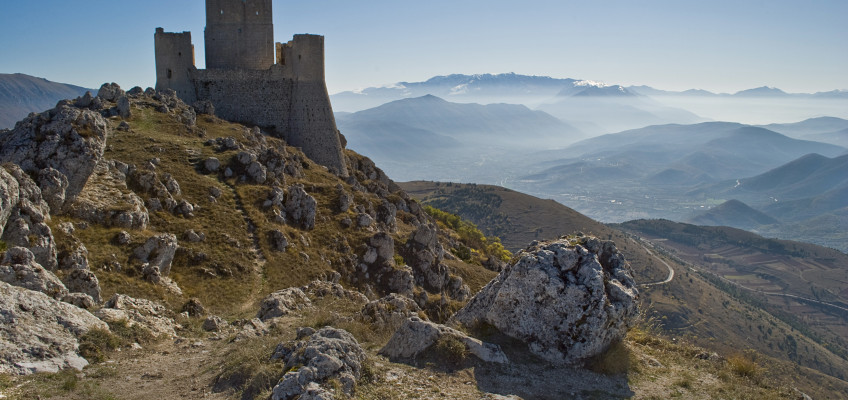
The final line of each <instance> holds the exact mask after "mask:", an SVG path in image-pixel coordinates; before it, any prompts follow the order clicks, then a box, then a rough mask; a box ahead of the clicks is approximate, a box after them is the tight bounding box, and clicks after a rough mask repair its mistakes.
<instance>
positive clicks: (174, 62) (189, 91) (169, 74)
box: [153, 28, 196, 104]
mask: <svg viewBox="0 0 848 400" xmlns="http://www.w3.org/2000/svg"><path fill="white" fill-rule="evenodd" d="M153 37H154V41H155V48H156V90H163V89H174V91H176V92H177V96H179V97H180V98H181V99H183V100H184V101H186V102H188V103H189V104H191V103H192V102H193V101H194V100H195V96H196V94H195V91H194V82H192V76H191V74H192V70H195V69H196V68H195V66H194V45H192V44H191V32H183V33H171V32H165V30H164V29H162V28H156V34H154V36H153Z"/></svg>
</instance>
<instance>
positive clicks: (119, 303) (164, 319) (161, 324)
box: [95, 294, 177, 337]
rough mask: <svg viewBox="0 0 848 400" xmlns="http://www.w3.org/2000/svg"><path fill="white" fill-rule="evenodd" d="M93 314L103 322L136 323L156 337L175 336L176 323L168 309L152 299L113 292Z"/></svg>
mask: <svg viewBox="0 0 848 400" xmlns="http://www.w3.org/2000/svg"><path fill="white" fill-rule="evenodd" d="M95 315H96V316H97V317H98V318H100V319H101V320H103V321H105V322H117V321H122V320H123V321H126V322H127V323H128V324H129V325H130V326H132V325H136V324H138V325H140V326H141V327H143V328H146V329H147V330H148V331H150V333H151V334H153V336H156V337H161V336H163V335H164V336H165V337H174V336H176V331H175V330H174V328H175V327H176V325H177V324H176V323H175V322H174V320H173V318H170V317H169V316H168V309H167V308H165V306H163V305H162V304H159V303H157V302H154V301H150V300H146V299H135V298H132V297H129V296H127V295H123V294H115V295H113V296H112V298H111V299H109V301H107V302H106V304H105V305H104V306H103V308H101V309H100V310H97V312H96V313H95Z"/></svg>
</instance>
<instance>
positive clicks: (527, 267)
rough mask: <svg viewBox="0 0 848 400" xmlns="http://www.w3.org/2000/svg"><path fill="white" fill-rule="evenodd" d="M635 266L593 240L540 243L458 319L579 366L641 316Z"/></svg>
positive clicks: (557, 360)
mask: <svg viewBox="0 0 848 400" xmlns="http://www.w3.org/2000/svg"><path fill="white" fill-rule="evenodd" d="M637 297H638V291H637V290H636V284H635V282H634V281H633V277H632V272H631V269H630V264H629V263H628V262H627V261H626V260H625V259H624V256H623V255H622V254H621V253H619V252H618V250H617V249H616V248H615V244H614V243H613V242H611V241H602V240H600V239H597V238H593V237H580V238H576V239H567V238H562V239H559V240H554V241H549V242H542V243H538V244H535V245H533V246H531V247H528V248H527V249H525V250H523V251H521V252H520V253H519V254H517V255H516V257H515V258H514V259H513V260H512V262H511V263H510V264H509V265H508V266H507V267H506V268H505V269H504V270H503V271H501V273H500V274H499V275H498V276H497V277H496V278H495V279H493V280H492V281H491V282H489V284H488V285H486V286H485V287H484V288H483V289H482V290H481V291H480V292H479V293H478V294H477V295H476V296H474V298H472V299H471V301H469V302H468V304H467V305H466V306H465V307H464V308H462V309H461V310H460V311H459V312H457V313H456V315H454V319H455V320H456V321H459V322H461V323H463V324H465V325H467V326H473V325H474V324H477V323H486V324H490V325H492V326H494V327H495V328H497V329H499V330H500V331H501V332H503V333H505V334H507V335H509V336H511V337H514V338H516V339H519V340H522V341H524V342H525V343H527V345H528V346H529V348H530V351H531V352H533V353H535V354H537V355H539V356H540V357H542V358H544V359H546V360H548V361H550V362H552V363H556V364H575V363H577V362H580V361H581V360H584V359H586V358H589V357H592V356H595V355H598V354H600V353H602V352H603V351H605V350H606V349H607V348H608V347H609V346H610V344H612V343H613V342H616V341H618V340H621V339H622V338H624V335H625V334H626V333H627V330H628V329H629V328H630V327H631V326H633V324H634V323H635V322H636V319H637V317H638V315H639V309H638V303H637Z"/></svg>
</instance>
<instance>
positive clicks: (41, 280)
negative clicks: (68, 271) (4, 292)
mask: <svg viewBox="0 0 848 400" xmlns="http://www.w3.org/2000/svg"><path fill="white" fill-rule="evenodd" d="M0 280H2V281H3V282H6V283H8V284H10V285H13V286H18V287H22V288H25V289H29V290H33V291H36V292H41V293H44V294H46V295H48V296H50V297H52V298H54V299H56V300H61V299H62V298H63V297H64V296H65V295H66V294H67V293H68V289H66V288H65V285H64V284H62V281H61V280H59V278H57V277H56V275H53V273H52V272H50V271H48V270H46V269H44V267H42V266H41V265H40V264H39V263H38V262H36V260H35V256H34V255H33V254H32V252H30V251H29V250H28V249H26V248H23V247H12V248H11V249H9V250H7V251H6V253H5V256H4V257H3V260H2V261H0Z"/></svg>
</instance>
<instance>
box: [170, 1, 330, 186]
mask: <svg viewBox="0 0 848 400" xmlns="http://www.w3.org/2000/svg"><path fill="white" fill-rule="evenodd" d="M204 36H205V38H204V39H205V44H206V68H207V69H197V68H196V67H195V65H194V45H193V44H192V42H191V32H182V33H171V32H165V31H164V29H162V28H156V34H155V35H154V38H155V45H156V90H163V89H173V90H174V91H176V92H177V96H179V97H180V98H181V99H182V100H183V101H185V102H186V103H188V104H194V103H195V102H198V101H209V102H211V103H212V105H213V106H214V108H215V115H217V116H218V117H220V118H223V119H227V120H230V121H236V122H241V123H245V124H252V125H256V126H260V127H262V128H263V129H265V130H266V131H268V132H270V133H272V134H273V135H275V136H278V137H281V138H283V139H284V140H286V142H288V144H289V145H292V146H296V147H300V148H301V149H302V150H303V152H304V153H305V154H306V155H307V156H308V157H309V158H311V159H312V160H314V161H316V162H318V163H319V164H321V165H324V166H326V167H327V168H329V169H330V170H331V171H333V172H335V173H337V174H339V175H341V176H346V175H347V168H346V167H345V162H344V156H343V154H342V145H341V140H340V139H339V131H338V128H337V127H336V120H335V117H334V116H333V109H332V106H331V105H330V96H329V94H328V93H327V84H326V81H325V80H324V37H323V36H320V35H306V34H304V35H295V36H294V38H293V39H292V40H291V41H290V42H288V43H285V44H283V43H276V44H275V43H274V25H273V21H272V13H271V0H206V30H205V32H204Z"/></svg>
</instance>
